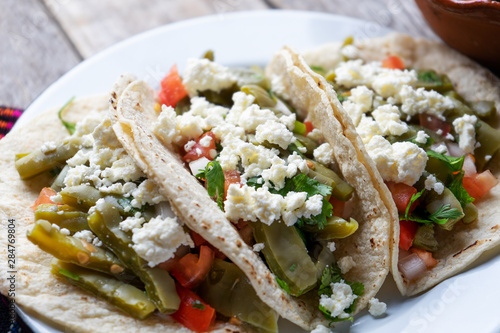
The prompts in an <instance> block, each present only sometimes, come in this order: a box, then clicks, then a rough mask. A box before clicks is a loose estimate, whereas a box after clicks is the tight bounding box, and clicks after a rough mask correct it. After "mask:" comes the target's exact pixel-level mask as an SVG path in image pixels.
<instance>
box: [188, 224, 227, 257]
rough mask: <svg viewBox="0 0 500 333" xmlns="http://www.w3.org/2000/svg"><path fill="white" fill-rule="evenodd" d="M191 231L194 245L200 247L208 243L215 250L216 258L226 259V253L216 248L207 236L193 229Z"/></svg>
mask: <svg viewBox="0 0 500 333" xmlns="http://www.w3.org/2000/svg"><path fill="white" fill-rule="evenodd" d="M190 233H191V238H192V239H193V242H194V245H195V246H196V247H197V248H198V247H200V246H201V245H206V246H208V247H210V248H211V249H212V251H214V255H215V258H217V259H222V260H224V259H226V255H225V254H224V253H222V252H221V251H220V250H219V249H217V248H215V247H214V246H212V244H210V243H209V242H208V241H207V240H206V239H205V238H203V237H202V236H201V235H200V234H198V233H196V232H194V231H193V230H190Z"/></svg>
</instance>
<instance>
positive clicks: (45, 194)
mask: <svg viewBox="0 0 500 333" xmlns="http://www.w3.org/2000/svg"><path fill="white" fill-rule="evenodd" d="M56 194H57V193H56V192H55V191H54V190H53V189H51V188H50V187H44V188H42V190H41V191H40V194H39V195H38V198H37V199H36V201H35V203H34V204H33V206H31V209H33V210H36V208H37V207H38V205H41V204H54V203H55V202H53V201H52V200H50V197H52V196H54V195H56Z"/></svg>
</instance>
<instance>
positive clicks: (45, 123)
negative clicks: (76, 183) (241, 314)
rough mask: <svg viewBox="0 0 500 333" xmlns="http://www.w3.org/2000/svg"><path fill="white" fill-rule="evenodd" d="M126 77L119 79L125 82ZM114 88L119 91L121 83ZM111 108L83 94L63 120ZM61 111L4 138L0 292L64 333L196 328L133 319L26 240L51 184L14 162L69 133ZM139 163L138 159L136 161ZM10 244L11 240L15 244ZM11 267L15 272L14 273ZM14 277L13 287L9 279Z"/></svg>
mask: <svg viewBox="0 0 500 333" xmlns="http://www.w3.org/2000/svg"><path fill="white" fill-rule="evenodd" d="M125 80H126V78H125V79H123V80H121V81H122V82H123V81H125ZM115 91H120V88H119V86H116V87H115ZM108 110H109V95H108V94H105V95H100V96H94V97H89V98H82V99H79V100H76V101H74V102H73V103H71V104H70V105H69V106H68V108H67V109H65V112H64V117H65V120H67V121H70V122H77V121H79V120H81V119H83V118H85V116H86V115H87V114H88V113H90V112H93V111H99V112H102V113H103V117H104V113H106V112H108ZM57 111H58V109H54V110H50V111H48V112H45V113H43V114H42V115H40V116H38V117H35V118H34V119H32V120H30V122H28V123H26V125H24V126H22V127H16V128H15V129H14V130H12V131H11V132H10V133H9V134H8V135H7V136H5V137H4V138H3V139H2V140H0V152H1V155H2V160H1V161H0V170H1V172H0V219H1V223H2V234H1V235H0V292H1V293H2V294H3V295H12V291H13V292H14V293H15V295H14V297H13V298H14V300H15V303H16V304H17V305H18V306H20V308H22V309H23V310H24V311H25V312H26V313H27V314H29V315H31V316H33V317H35V318H39V319H41V320H42V321H43V322H45V323H47V324H48V325H50V326H51V327H53V328H55V329H59V330H61V331H63V332H102V333H108V332H172V333H173V332H184V333H188V332H192V331H191V330H189V329H187V328H186V327H184V326H183V325H181V324H179V323H178V322H176V321H175V320H173V319H171V317H170V316H167V315H159V314H153V315H152V316H150V317H148V318H147V319H145V320H138V319H135V318H133V317H131V316H129V315H127V314H125V313H124V312H122V311H121V310H119V309H118V308H116V307H115V306H113V305H111V304H109V303H108V302H106V301H104V300H101V299H99V298H97V297H95V296H93V295H91V294H89V293H87V292H85V291H84V290H82V289H80V288H79V287H76V286H74V285H72V284H70V283H68V282H66V281H64V280H61V279H59V278H57V277H55V276H54V275H53V274H52V273H51V260H52V259H53V256H52V255H50V254H48V253H46V252H44V251H42V250H41V249H40V248H39V247H38V246H36V245H34V244H33V243H31V242H30V241H29V240H28V239H27V238H26V232H27V231H28V230H30V229H31V228H32V226H33V224H34V216H33V210H32V209H31V206H32V205H33V203H34V202H35V200H36V199H37V197H38V195H39V193H40V190H41V189H42V188H43V187H45V186H47V184H50V183H52V181H53V178H54V177H51V176H50V175H49V174H48V173H42V174H40V175H39V176H35V177H33V178H30V179H28V180H21V179H20V177H19V173H18V172H17V170H16V168H15V166H14V162H15V155H16V154H18V153H21V152H30V151H32V150H35V149H39V148H40V146H41V144H43V143H44V142H46V141H55V142H58V141H61V140H62V139H64V138H65V137H67V136H68V135H69V134H68V131H67V129H66V128H65V127H64V126H63V125H62V123H61V121H60V120H59V119H58V116H57ZM138 164H139V166H140V161H138ZM9 219H13V220H15V222H14V223H15V244H14V245H15V267H14V268H13V269H9V268H8V267H9V266H8V264H11V263H12V262H7V260H8V253H9V252H8V245H9V244H11V243H9V242H8V238H7V224H8V223H9ZM11 245H12V244H11ZM11 271H15V273H12V272H11ZM12 275H15V288H12V287H11V283H10V281H9V280H7V278H9V277H10V276H12ZM214 331H215V332H225V333H227V332H247V331H249V330H248V329H247V328H246V327H241V326H235V325H231V324H229V323H220V322H218V323H217V324H216V326H215V327H214Z"/></svg>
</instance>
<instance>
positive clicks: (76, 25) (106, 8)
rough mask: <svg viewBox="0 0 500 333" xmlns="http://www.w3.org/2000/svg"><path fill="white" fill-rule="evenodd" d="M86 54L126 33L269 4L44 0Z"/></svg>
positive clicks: (214, 0) (187, 0)
mask: <svg viewBox="0 0 500 333" xmlns="http://www.w3.org/2000/svg"><path fill="white" fill-rule="evenodd" d="M43 1H45V3H46V4H47V7H48V8H50V10H51V11H52V13H53V14H54V16H55V17H56V18H57V19H58V20H59V22H60V23H61V26H62V27H63V28H64V30H65V31H66V33H67V34H68V36H69V37H70V38H71V40H72V41H73V42H74V43H75V46H76V48H77V49H78V51H79V52H80V53H81V54H82V55H83V56H84V57H89V56H91V55H93V54H95V53H96V52H98V51H100V50H102V49H104V48H106V47H108V46H110V45H112V44H114V43H116V42H118V41H121V40H123V39H125V38H127V37H130V36H132V35H135V34H137V33H140V32H142V31H146V30H148V29H152V28H155V27H158V26H161V25H164V24H167V23H170V22H175V21H180V20H184V19H188V18H193V17H198V16H203V15H210V14H220V15H223V14H224V13H228V12H234V11H241V10H255V9H267V8H269V7H268V6H267V5H266V3H265V2H264V0H252V1H240V0H211V1H206V0H169V1H165V0H144V1H137V0H108V1H103V0H87V1H71V0H43Z"/></svg>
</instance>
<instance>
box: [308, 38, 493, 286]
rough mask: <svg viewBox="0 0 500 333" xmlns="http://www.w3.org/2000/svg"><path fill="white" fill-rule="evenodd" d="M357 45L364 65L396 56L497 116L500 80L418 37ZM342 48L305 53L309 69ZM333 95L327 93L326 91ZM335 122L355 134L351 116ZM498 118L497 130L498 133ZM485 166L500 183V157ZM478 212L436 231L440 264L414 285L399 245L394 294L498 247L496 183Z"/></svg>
mask: <svg viewBox="0 0 500 333" xmlns="http://www.w3.org/2000/svg"><path fill="white" fill-rule="evenodd" d="M355 46H356V47H357V48H358V49H359V51H360V58H362V59H363V60H365V61H373V60H376V61H381V60H382V59H384V58H385V57H387V56H388V55H396V56H399V57H400V58H401V59H402V60H403V62H404V64H405V65H406V66H407V67H414V68H423V69H433V70H435V71H436V72H438V73H444V74H447V75H448V76H449V78H450V79H451V81H452V82H453V84H454V87H455V89H456V90H457V92H458V93H460V94H461V95H462V96H464V98H465V99H467V100H468V101H478V100H490V101H494V102H495V105H496V109H497V112H499V113H500V80H499V79H498V78H497V77H495V76H494V75H493V74H492V73H491V72H489V71H488V70H487V69H485V68H483V67H482V66H480V65H478V64H477V63H475V62H473V61H472V60H470V59H468V58H467V57H465V56H463V55H461V54H459V53H458V52H456V51H454V50H452V49H450V48H449V47H447V46H445V45H443V44H441V43H438V42H433V41H429V40H425V39H421V38H413V37H411V36H408V35H404V34H391V35H389V36H387V37H383V38H374V39H368V40H362V41H357V42H356V43H355ZM340 47H341V44H340V43H332V44H327V45H324V46H321V47H319V48H317V49H314V50H311V51H308V52H306V53H304V58H305V59H306V61H307V63H309V64H310V65H316V66H322V67H324V68H325V69H330V68H334V67H335V66H336V64H337V63H338V62H339V61H340V60H341V59H340ZM330 90H331V89H330ZM329 98H330V99H331V100H332V101H336V103H337V102H338V100H337V96H336V94H335V93H330V94H329ZM336 116H337V118H338V119H339V121H341V122H344V123H345V124H346V126H347V127H348V128H349V131H352V130H353V129H354V127H353V125H352V123H351V122H350V119H349V116H348V115H347V114H346V113H345V111H343V110H342V108H341V107H339V110H338V115H336ZM499 119H500V118H499V117H497V123H496V128H497V129H498V128H500V121H499ZM350 138H351V140H352V142H353V145H355V146H356V147H357V148H356V149H358V150H364V148H363V147H362V143H361V141H360V140H359V139H358V138H353V137H350ZM362 163H363V164H364V165H373V162H372V161H371V159H370V158H365V159H363V161H362ZM487 167H488V168H489V169H490V170H491V172H492V173H493V174H494V175H495V177H496V178H500V154H496V155H495V156H494V157H493V158H492V160H491V161H490V162H489V164H488V165H487ZM372 181H373V183H374V184H375V185H376V186H377V187H378V190H379V193H380V196H381V198H382V200H384V202H385V203H386V205H387V207H388V208H389V210H390V212H391V216H392V217H393V228H392V230H393V237H394V242H393V243H394V244H398V243H399V223H398V214H397V209H396V206H395V205H394V202H393V200H392V196H391V194H390V192H389V190H388V188H387V187H386V186H385V184H384V182H383V181H382V178H381V177H380V175H372ZM474 204H475V205H476V206H477V208H478V210H479V217H478V220H477V221H476V222H474V223H472V224H469V225H465V224H463V223H458V224H456V225H455V226H454V228H453V230H452V231H446V230H442V229H440V228H437V231H436V239H437V240H438V242H439V244H440V248H439V251H438V252H436V253H435V257H436V259H438V265H437V267H435V268H434V269H432V270H430V271H427V272H426V274H425V275H424V276H423V277H421V278H419V279H418V280H416V281H414V282H412V283H405V281H404V280H403V277H402V276H401V274H400V273H399V270H398V265H397V264H398V255H399V249H398V246H394V247H393V252H392V256H391V257H392V265H391V266H392V268H391V270H392V273H393V276H394V280H395V281H396V284H397V286H398V289H399V290H400V292H401V293H402V294H403V295H415V294H418V293H420V292H422V291H424V290H427V289H429V288H431V287H432V286H434V285H436V284H438V283H439V282H441V281H443V280H445V279H446V278H448V277H450V276H452V275H455V274H457V273H458V272H460V271H462V270H463V269H465V268H466V267H467V266H468V265H470V264H471V263H472V262H473V261H474V260H476V259H477V258H478V257H479V256H480V255H481V253H483V252H485V251H486V250H488V249H491V248H493V247H495V246H497V245H499V244H500V223H499V222H498V221H500V209H499V208H498V207H499V204H500V184H499V185H497V186H495V187H494V188H493V189H492V190H491V191H490V192H489V193H488V194H487V195H486V196H484V197H483V198H481V199H480V200H479V201H477V202H474Z"/></svg>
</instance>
